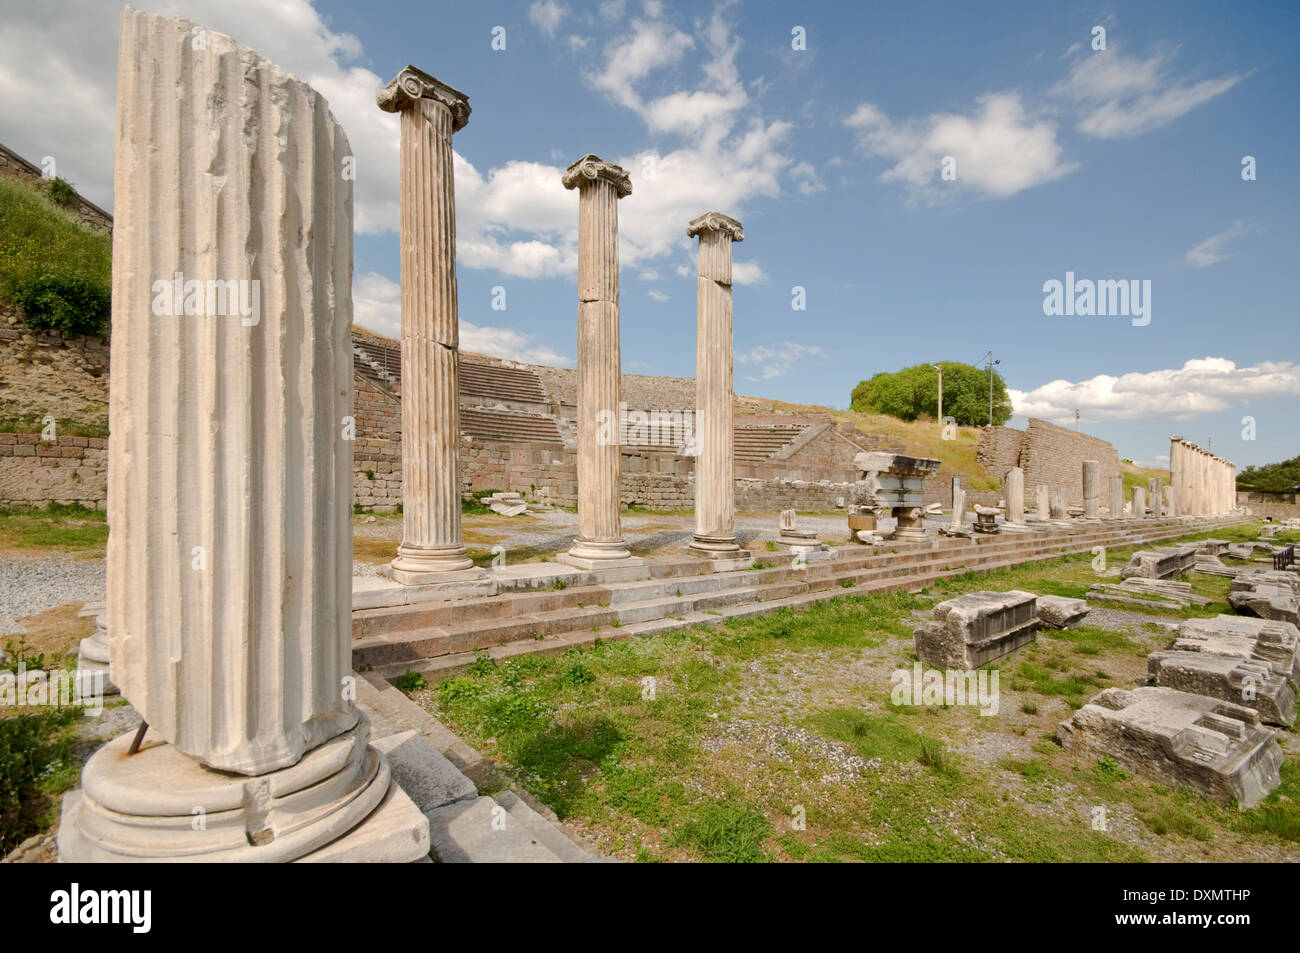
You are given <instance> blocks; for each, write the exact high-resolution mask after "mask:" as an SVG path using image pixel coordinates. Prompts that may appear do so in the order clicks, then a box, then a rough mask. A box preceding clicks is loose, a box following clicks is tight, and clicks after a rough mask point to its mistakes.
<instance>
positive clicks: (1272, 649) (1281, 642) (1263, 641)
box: [1170, 615, 1300, 689]
mask: <svg viewBox="0 0 1300 953" xmlns="http://www.w3.org/2000/svg"><path fill="white" fill-rule="evenodd" d="M1170 648H1172V649H1176V650H1178V651H1182V652H1206V653H1209V654H1213V655H1225V656H1228V657H1230V658H1243V659H1255V660H1256V661H1261V662H1267V663H1268V664H1269V666H1271V668H1272V669H1273V671H1275V672H1276V673H1278V674H1279V675H1283V676H1285V677H1286V678H1287V679H1289V680H1290V682H1291V684H1292V686H1293V687H1294V688H1296V689H1300V630H1297V629H1296V627H1295V625H1294V624H1292V623H1290V622H1278V621H1275V620H1270V619H1251V618H1247V617H1245V616H1235V615H1220V616H1215V617H1214V618H1212V619H1188V620H1187V621H1186V622H1184V623H1183V624H1182V625H1180V626H1179V627H1178V638H1177V639H1176V640H1175V641H1174V644H1173V645H1172V646H1170Z"/></svg>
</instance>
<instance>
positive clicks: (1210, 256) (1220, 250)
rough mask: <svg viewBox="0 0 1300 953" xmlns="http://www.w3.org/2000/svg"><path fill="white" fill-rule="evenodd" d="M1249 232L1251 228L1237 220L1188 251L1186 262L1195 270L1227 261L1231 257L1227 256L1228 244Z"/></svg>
mask: <svg viewBox="0 0 1300 953" xmlns="http://www.w3.org/2000/svg"><path fill="white" fill-rule="evenodd" d="M1250 231H1251V226H1249V225H1247V224H1246V223H1245V222H1243V221H1241V220H1240V219H1238V220H1237V221H1235V222H1233V223H1232V225H1231V226H1230V227H1229V228H1228V229H1226V230H1225V231H1222V232H1219V234H1217V235H1211V236H1210V237H1209V238H1207V239H1205V241H1203V242H1201V243H1200V244H1199V245H1197V246H1196V247H1195V248H1193V249H1192V250H1191V251H1189V252H1188V253H1187V256H1186V258H1187V261H1188V262H1190V263H1191V264H1193V265H1195V266H1196V267H1197V268H1208V267H1209V266H1210V265H1217V264H1218V263H1219V262H1221V261H1227V260H1228V259H1229V258H1231V257H1232V256H1231V255H1229V254H1228V250H1227V245H1228V242H1230V241H1232V240H1233V239H1235V238H1240V237H1241V236H1242V235H1245V234H1247V233H1249V232H1250Z"/></svg>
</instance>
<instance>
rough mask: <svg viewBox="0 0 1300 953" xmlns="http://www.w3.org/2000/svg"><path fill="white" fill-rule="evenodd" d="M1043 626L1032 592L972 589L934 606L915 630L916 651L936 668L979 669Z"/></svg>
mask: <svg viewBox="0 0 1300 953" xmlns="http://www.w3.org/2000/svg"><path fill="white" fill-rule="evenodd" d="M1038 625H1039V621H1038V614H1037V596H1035V595H1034V594H1033V593H1032V592H1022V591H1021V590H1019V589H1012V590H1011V591H1009V592H988V591H983V592H969V593H966V594H965V595H961V596H957V597H956V598H955V599H948V600H946V601H944V602H941V603H939V604H938V605H937V606H935V607H934V619H933V620H931V621H930V622H926V623H924V624H923V625H921V626H919V627H918V628H917V629H916V630H915V633H914V636H913V637H914V640H915V643H916V656H917V658H919V659H920V660H921V661H922V662H925V663H926V664H927V665H932V666H934V667H936V668H945V669H946V668H953V669H963V670H969V669H974V668H979V667H980V666H981V665H983V664H985V663H986V662H990V661H992V660H993V659H996V658H1001V657H1002V656H1003V655H1006V654H1007V653H1009V652H1014V651H1015V650H1016V649H1018V648H1021V647H1023V646H1025V645H1028V644H1029V643H1030V642H1032V641H1033V640H1034V633H1035V632H1036V631H1037V630H1038Z"/></svg>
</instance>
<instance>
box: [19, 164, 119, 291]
mask: <svg viewBox="0 0 1300 953" xmlns="http://www.w3.org/2000/svg"><path fill="white" fill-rule="evenodd" d="M112 259H113V251H112V242H111V240H110V239H109V237H108V235H107V234H106V233H105V232H102V231H99V230H97V229H94V228H91V227H90V226H88V225H85V224H83V223H82V222H81V220H80V219H79V218H78V217H77V216H76V214H75V213H73V212H71V211H69V210H67V209H65V208H62V207H60V206H59V205H58V204H56V203H55V202H54V201H53V200H52V199H51V198H50V196H49V195H48V194H47V192H46V190H44V189H42V188H41V187H39V186H37V185H34V184H32V183H29V182H23V181H20V180H18V179H14V178H10V177H8V176H0V300H3V301H5V302H6V303H13V302H14V297H15V295H16V294H17V293H18V292H19V290H20V289H21V288H23V287H24V286H25V285H27V284H29V283H30V282H32V281H34V280H36V279H38V278H39V277H41V276H42V275H48V274H60V275H82V276H84V277H86V278H89V279H91V280H92V281H93V282H95V283H96V284H97V285H99V286H101V287H102V288H103V289H104V291H105V293H107V289H108V286H109V282H110V274H111V268H112Z"/></svg>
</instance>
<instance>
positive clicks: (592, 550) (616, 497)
mask: <svg viewBox="0 0 1300 953" xmlns="http://www.w3.org/2000/svg"><path fill="white" fill-rule="evenodd" d="M561 182H562V183H563V184H564V187H565V188H566V189H577V190H578V533H579V535H578V538H577V539H575V540H574V541H573V547H572V548H571V549H570V550H569V551H568V552H567V553H564V554H563V555H561V556H560V557H559V558H560V559H561V560H562V561H563V562H566V563H568V564H570V565H574V566H578V567H580V568H583V569H599V568H604V567H610V566H615V565H629V564H635V563H639V562H641V560H639V559H635V557H633V556H632V555H631V553H630V552H629V551H628V548H627V543H626V542H624V540H623V529H622V520H621V517H620V515H619V504H620V502H621V500H620V497H621V494H622V461H621V458H620V455H621V453H622V450H621V447H620V443H621V435H620V421H619V393H620V389H621V384H622V380H621V374H622V368H621V362H620V360H619V347H618V200H619V199H621V198H624V197H625V196H628V195H631V194H632V180H631V179H630V178H628V174H627V172H626V171H625V170H623V169H622V168H620V167H619V166H616V165H614V164H613V163H612V162H606V161H604V160H603V159H601V158H599V157H598V156H594V155H585V156H583V157H582V158H581V159H579V160H578V161H577V162H575V163H573V165H571V166H569V168H568V169H566V170H565V172H564V175H563V177H562V178H561Z"/></svg>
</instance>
